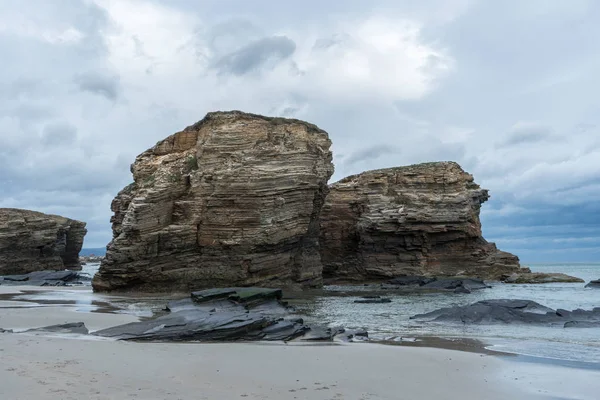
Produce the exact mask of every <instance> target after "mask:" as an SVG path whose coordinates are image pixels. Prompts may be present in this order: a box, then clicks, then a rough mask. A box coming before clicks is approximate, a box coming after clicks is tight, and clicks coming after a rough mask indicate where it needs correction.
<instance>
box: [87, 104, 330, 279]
mask: <svg viewBox="0 0 600 400" xmlns="http://www.w3.org/2000/svg"><path fill="white" fill-rule="evenodd" d="M330 145H331V142H330V140H329V138H328V135H327V133H326V132H325V131H323V130H321V129H319V128H318V127H316V126H314V125H311V124H308V123H305V122H302V121H298V120H291V119H282V118H267V117H263V116H258V115H252V114H246V113H242V112H238V111H234V112H215V113H209V114H208V115H207V116H206V117H205V118H204V119H203V120H201V121H200V122H198V123H196V124H194V125H192V126H189V127H187V128H186V129H184V130H183V131H181V132H178V133H175V134H174V135H171V136H169V137H168V138H166V139H165V140H163V141H161V142H159V143H157V144H156V146H154V147H152V148H151V149H149V150H147V151H145V152H144V153H142V154H140V155H139V156H138V157H137V158H136V160H135V163H134V164H133V165H132V172H133V178H134V181H135V182H134V183H133V184H131V185H129V186H128V187H126V188H125V189H123V190H122V191H121V192H120V193H119V194H118V195H117V197H116V198H115V199H114V201H113V203H112V211H113V212H114V216H113V217H112V224H113V240H112V242H111V243H110V244H109V246H108V248H107V253H106V258H105V259H104V260H103V262H102V264H101V267H100V270H99V273H98V274H97V275H96V276H95V278H94V280H93V286H94V289H95V290H101V291H102V290H115V289H121V290H123V289H136V290H146V291H175V290H177V291H187V290H191V289H197V288H208V287H223V286H250V285H254V286H266V287H280V286H282V287H289V286H294V285H298V286H302V287H305V286H319V285H320V284H321V282H322V264H321V259H320V255H319V251H318V238H319V215H320V212H321V208H322V205H323V203H324V200H325V196H326V194H327V191H328V187H327V180H328V179H329V177H330V176H331V174H332V173H333V164H332V162H331V152H330V151H329V147H330Z"/></svg>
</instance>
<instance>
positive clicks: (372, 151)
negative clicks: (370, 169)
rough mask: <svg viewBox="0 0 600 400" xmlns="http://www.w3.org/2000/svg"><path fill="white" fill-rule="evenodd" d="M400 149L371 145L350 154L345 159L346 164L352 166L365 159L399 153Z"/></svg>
mask: <svg viewBox="0 0 600 400" xmlns="http://www.w3.org/2000/svg"><path fill="white" fill-rule="evenodd" d="M399 153H400V150H399V149H396V148H394V147H392V146H386V145H376V146H370V147H367V148H365V149H362V150H359V151H356V152H354V153H352V154H350V155H349V156H348V157H347V158H346V159H345V160H344V164H346V165H348V166H351V165H353V164H357V163H360V162H363V161H374V160H376V159H378V158H379V157H381V156H383V155H387V154H399Z"/></svg>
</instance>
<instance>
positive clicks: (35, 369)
mask: <svg viewBox="0 0 600 400" xmlns="http://www.w3.org/2000/svg"><path fill="white" fill-rule="evenodd" d="M20 289H22V288H6V287H2V288H1V290H0V294H3V295H6V294H7V293H10V292H15V291H18V290H20ZM27 289H28V290H31V288H27ZM43 290H48V289H46V288H43ZM50 290H51V291H61V290H62V291H71V292H69V293H72V291H73V290H86V289H85V288H82V289H78V288H75V289H74V288H69V289H50ZM87 290H89V289H87ZM77 309H78V306H77V305H63V306H61V305H52V306H48V305H45V306H39V307H36V306H35V304H34V303H31V302H23V301H1V302H0V327H2V328H4V329H17V330H23V329H26V328H33V327H40V326H45V325H51V324H59V323H65V322H78V321H82V322H85V323H86V325H87V326H88V328H90V330H96V329H101V328H104V327H109V326H113V325H117V324H121V323H126V322H131V321H135V320H137V317H135V316H133V315H126V314H114V313H98V312H78V311H77ZM0 359H1V360H2V366H1V368H0V382H2V384H1V385H0V394H1V398H3V399H15V400H16V399H23V400H24V399H82V398H89V399H134V398H136V399H238V398H239V399H308V400H313V399H314V400H317V399H319V400H326V399H336V400H338V399H364V400H367V399H368V400H375V399H437V400H439V399H474V400H475V399H490V400H493V399H507V398H511V399H590V400H592V399H597V393H598V390H600V371H598V370H597V369H577V368H569V367H565V366H562V365H560V364H543V363H529V362H519V361H517V360H516V358H515V357H506V356H495V355H488V354H477V353H474V352H463V351H456V350H448V349H439V348H421V347H404V346H386V345H380V344H372V343H352V344H343V345H286V344H280V343H274V344H262V343H227V344H200V343H135V342H117V341H112V340H105V339H98V338H95V337H90V336H83V335H82V336H75V335H72V336H67V337H64V336H62V337H61V336H60V335H59V334H27V333H3V334H0Z"/></svg>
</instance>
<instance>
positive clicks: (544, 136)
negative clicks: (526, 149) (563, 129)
mask: <svg viewBox="0 0 600 400" xmlns="http://www.w3.org/2000/svg"><path fill="white" fill-rule="evenodd" d="M553 136H554V133H553V131H552V128H550V127H548V126H544V125H539V124H517V125H515V126H514V127H513V128H512V129H511V130H510V132H509V134H508V136H507V137H506V138H505V139H504V140H503V141H501V142H500V143H498V145H497V147H510V146H516V145H520V144H525V143H538V142H543V141H546V140H550V139H552V137H553Z"/></svg>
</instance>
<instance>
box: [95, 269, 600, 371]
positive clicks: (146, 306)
mask: <svg viewBox="0 0 600 400" xmlns="http://www.w3.org/2000/svg"><path fill="white" fill-rule="evenodd" d="M527 266H528V267H529V268H531V270H532V271H533V272H562V273H565V274H568V275H572V276H576V277H578V278H581V279H583V280H584V281H585V282H586V283H587V282H589V281H591V280H595V279H600V263H562V264H527ZM97 268H98V265H97V264H88V265H86V266H84V270H83V272H86V273H88V274H90V275H93V274H94V273H95V272H96V270H97ZM490 285H491V288H490V289H483V290H477V291H473V292H472V293H469V294H457V293H410V294H407V293H399V292H398V291H394V290H389V291H385V292H380V293H377V294H380V295H381V296H382V297H387V298H390V299H391V300H392V301H391V302H390V303H383V304H356V303H354V300H356V299H358V298H360V296H361V295H364V294H365V293H366V292H370V291H372V289H371V288H369V287H366V286H327V287H325V288H324V289H323V290H319V291H313V292H308V293H307V294H306V295H302V296H301V297H298V298H296V297H295V298H294V299H293V301H292V304H293V306H294V307H295V308H296V309H297V311H298V313H299V314H300V315H302V316H304V317H305V320H306V321H307V322H308V323H311V322H314V323H319V324H324V323H325V324H327V325H329V326H331V327H340V326H343V327H345V328H349V329H365V330H367V331H368V332H369V337H370V338H371V339H373V340H381V341H386V342H389V341H397V342H401V341H411V340H419V338H425V337H436V338H439V337H441V338H447V339H451V340H452V339H476V340H478V341H480V342H482V343H483V344H484V345H485V346H486V347H487V348H488V349H490V350H495V351H501V352H504V353H513V354H517V355H521V356H527V357H534V358H540V359H548V360H562V361H567V362H577V363H593V364H598V365H600V328H569V329H564V328H560V327H540V326H534V325H520V324H502V325H498V324H496V325H462V324H451V323H436V322H424V321H417V320H411V319H410V317H411V316H413V315H415V314H421V313H427V312H430V311H434V310H436V309H439V308H442V307H450V306H461V305H468V304H471V303H474V302H477V301H480V300H489V299H523V300H533V301H535V302H538V303H540V304H542V305H545V306H547V307H551V308H553V309H557V308H562V309H567V310H574V309H578V308H580V309H585V310H590V309H592V308H594V307H600V289H591V288H585V283H548V284H506V283H490ZM369 294H371V293H369ZM114 303H115V304H116V305H117V307H118V308H120V309H121V311H122V312H126V313H127V312H131V313H134V314H137V315H140V316H149V315H152V309H155V310H156V309H157V308H158V307H161V306H162V305H164V304H162V301H161V300H160V299H156V298H154V299H149V298H147V299H136V300H135V301H133V300H129V301H123V299H122V298H121V299H118V300H117V299H115V301H114Z"/></svg>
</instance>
